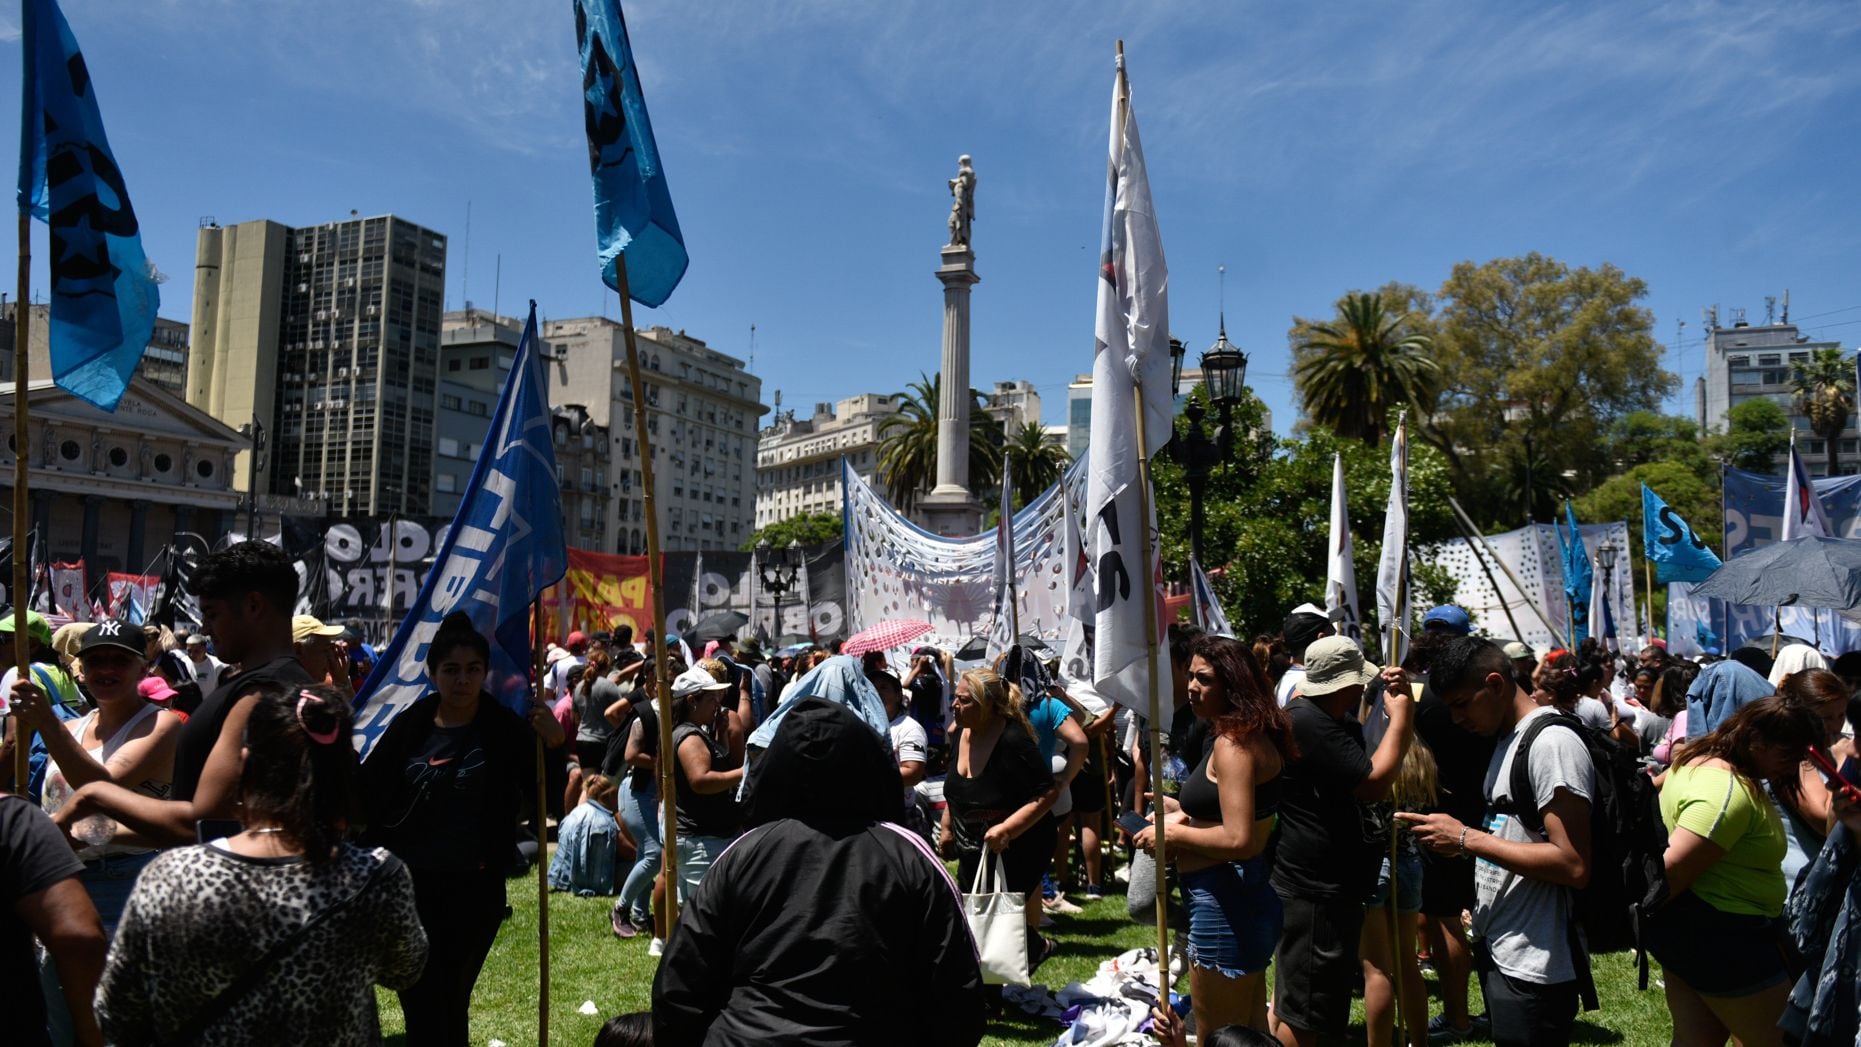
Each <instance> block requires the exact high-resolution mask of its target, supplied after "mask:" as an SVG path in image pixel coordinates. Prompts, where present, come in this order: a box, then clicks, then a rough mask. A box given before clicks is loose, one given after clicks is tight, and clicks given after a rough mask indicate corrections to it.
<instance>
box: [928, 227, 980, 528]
mask: <svg viewBox="0 0 1861 1047" xmlns="http://www.w3.org/2000/svg"><path fill="white" fill-rule="evenodd" d="M937 279H938V280H940V281H942V282H943V364H942V367H941V369H940V373H941V376H942V388H941V390H940V400H939V402H938V405H937V486H936V487H934V488H932V489H931V492H930V493H929V494H928V495H926V496H924V497H923V498H920V499H919V500H918V506H919V510H920V511H921V512H922V513H923V514H924V523H925V527H926V528H927V529H928V530H930V531H933V532H935V533H937V534H943V535H971V534H975V533H977V532H979V531H981V530H982V503H980V502H978V501H977V500H976V498H975V496H974V495H973V494H971V493H970V490H969V408H970V400H969V289H970V288H971V287H974V286H975V285H976V284H977V283H978V282H979V281H980V280H981V279H982V278H981V277H979V276H977V275H976V256H975V253H974V252H972V251H971V250H970V249H969V248H968V247H967V246H965V245H957V244H948V245H945V247H944V249H943V264H942V265H941V266H939V267H938V268H937Z"/></svg>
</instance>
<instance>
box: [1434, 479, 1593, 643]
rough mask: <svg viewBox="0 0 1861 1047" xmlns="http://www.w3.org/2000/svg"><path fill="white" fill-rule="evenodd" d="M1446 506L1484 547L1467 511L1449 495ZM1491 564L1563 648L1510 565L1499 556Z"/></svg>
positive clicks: (1560, 640) (1482, 536) (1557, 636)
mask: <svg viewBox="0 0 1861 1047" xmlns="http://www.w3.org/2000/svg"><path fill="white" fill-rule="evenodd" d="M1447 504H1448V508H1450V509H1452V510H1453V511H1454V516H1455V517H1456V518H1457V519H1459V520H1460V523H1461V526H1463V527H1465V528H1466V529H1467V530H1469V531H1471V532H1472V533H1473V534H1474V536H1475V537H1477V538H1479V539H1480V543H1481V544H1482V545H1484V544H1485V543H1486V535H1485V534H1483V533H1481V531H1480V529H1479V528H1478V527H1476V526H1474V523H1473V520H1472V518H1471V517H1469V516H1468V515H1467V510H1465V509H1462V508H1461V507H1460V503H1459V502H1457V501H1455V500H1454V496H1453V495H1451V494H1450V495H1448V496H1447ZM1493 562H1494V563H1496V564H1498V565H1499V569H1500V570H1502V571H1504V572H1506V577H1507V578H1510V579H1511V580H1512V585H1513V587H1514V588H1516V589H1518V591H1519V595H1520V596H1523V597H1524V598H1525V605H1526V606H1527V607H1530V608H1531V610H1532V613H1533V614H1535V615H1537V616H1538V620H1539V621H1541V622H1543V623H1544V627H1545V629H1546V630H1548V631H1549V632H1550V634H1551V640H1552V641H1553V642H1555V643H1556V644H1557V646H1559V647H1563V646H1564V638H1563V637H1562V636H1560V635H1558V632H1557V626H1555V625H1552V624H1551V616H1550V615H1548V614H1546V613H1545V612H1544V608H1542V607H1539V606H1538V601H1536V600H1534V599H1532V598H1531V592H1530V590H1528V589H1526V588H1525V583H1524V582H1521V581H1519V576H1518V575H1517V574H1516V573H1515V572H1514V571H1513V570H1512V565H1511V564H1508V563H1506V561H1505V560H1504V559H1502V558H1501V557H1499V556H1494V557H1493ZM1521 639H1522V637H1521Z"/></svg>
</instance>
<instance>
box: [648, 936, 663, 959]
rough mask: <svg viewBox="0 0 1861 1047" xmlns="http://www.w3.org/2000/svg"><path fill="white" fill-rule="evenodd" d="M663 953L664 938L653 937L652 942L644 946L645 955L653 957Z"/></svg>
mask: <svg viewBox="0 0 1861 1047" xmlns="http://www.w3.org/2000/svg"><path fill="white" fill-rule="evenodd" d="M665 953H666V940H665V939H664V938H654V939H653V944H651V945H649V946H647V947H646V955H648V956H654V957H658V956H664V955H665Z"/></svg>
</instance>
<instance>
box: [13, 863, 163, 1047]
mask: <svg viewBox="0 0 1861 1047" xmlns="http://www.w3.org/2000/svg"><path fill="white" fill-rule="evenodd" d="M160 853H161V852H160V851H145V852H143V853H141V854H119V855H111V856H110V857H107V858H93V859H91V860H90V861H87V862H85V863H84V873H83V875H81V876H79V877H78V882H79V883H81V884H83V885H84V892H85V893H86V894H88V895H90V900H91V904H92V905H95V906H96V907H97V915H98V916H101V917H103V937H104V940H105V941H109V940H111V939H113V938H115V937H116V925H117V924H118V923H119V922H121V921H122V919H123V908H124V907H125V906H127V905H128V904H129V892H130V891H132V890H134V889H135V886H136V877H138V876H140V875H142V867H143V866H145V865H147V864H149V863H150V862H152V861H154V860H155V856H156V855H157V854H160ZM39 988H40V991H41V992H43V993H44V994H45V1020H46V1027H47V1029H48V1030H49V1031H50V1032H51V1035H52V1042H53V1043H54V1044H68V1043H72V1042H74V1041H75V1039H76V1036H77V1030H76V1028H75V1027H74V1026H73V1025H72V1023H71V1012H70V1011H69V1010H68V1009H67V1008H66V1007H65V991H64V988H63V986H62V985H61V984H60V983H59V981H58V968H57V966H55V965H54V964H53V963H52V962H51V957H50V956H46V957H45V958H44V959H43V960H42V961H41V962H40V964H39Z"/></svg>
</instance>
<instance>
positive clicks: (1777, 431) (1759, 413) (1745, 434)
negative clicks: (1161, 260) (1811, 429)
mask: <svg viewBox="0 0 1861 1047" xmlns="http://www.w3.org/2000/svg"><path fill="white" fill-rule="evenodd" d="M1707 447H1708V450H1710V451H1711V452H1712V454H1713V456H1714V457H1716V458H1717V459H1718V460H1719V461H1721V462H1723V463H1725V464H1726V465H1729V466H1731V467H1732V468H1734V469H1745V470H1748V471H1752V472H1769V471H1770V470H1771V469H1772V468H1773V466H1772V462H1774V461H1775V460H1776V458H1777V456H1778V455H1780V454H1782V453H1784V452H1785V451H1787V450H1789V449H1790V416H1789V415H1787V414H1785V413H1784V410H1783V408H1782V407H1780V406H1778V405H1777V402H1776V401H1775V400H1772V399H1769V398H1768V397H1759V398H1757V399H1754V400H1746V401H1745V402H1744V403H1741V404H1733V405H1732V408H1731V410H1728V411H1726V412H1725V432H1723V433H1719V434H1716V435H1715V436H1713V437H1712V438H1711V439H1710V440H1708V441H1707Z"/></svg>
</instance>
